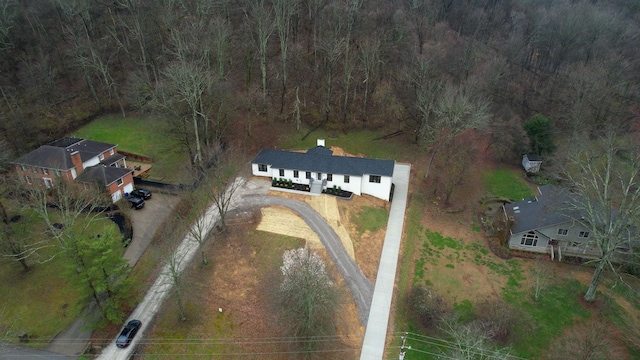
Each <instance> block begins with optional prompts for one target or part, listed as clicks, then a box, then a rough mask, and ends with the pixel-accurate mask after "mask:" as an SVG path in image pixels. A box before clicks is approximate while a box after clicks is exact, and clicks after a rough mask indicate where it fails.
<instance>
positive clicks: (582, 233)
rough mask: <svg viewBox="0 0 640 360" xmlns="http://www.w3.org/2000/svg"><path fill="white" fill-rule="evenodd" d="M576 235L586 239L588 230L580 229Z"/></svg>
mask: <svg viewBox="0 0 640 360" xmlns="http://www.w3.org/2000/svg"><path fill="white" fill-rule="evenodd" d="M578 237H581V238H585V239H586V238H588V237H589V232H588V231H580V234H578Z"/></svg>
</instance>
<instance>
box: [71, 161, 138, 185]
mask: <svg viewBox="0 0 640 360" xmlns="http://www.w3.org/2000/svg"><path fill="white" fill-rule="evenodd" d="M130 173H133V170H132V169H127V168H115V167H110V166H106V165H104V164H98V165H94V166H91V167H89V168H86V169H84V171H83V172H82V174H80V176H78V178H77V179H76V180H77V181H80V182H84V183H94V182H97V183H100V184H102V185H105V186H109V185H110V184H112V183H114V182H116V181H118V179H122V178H123V177H124V176H125V175H127V174H130Z"/></svg>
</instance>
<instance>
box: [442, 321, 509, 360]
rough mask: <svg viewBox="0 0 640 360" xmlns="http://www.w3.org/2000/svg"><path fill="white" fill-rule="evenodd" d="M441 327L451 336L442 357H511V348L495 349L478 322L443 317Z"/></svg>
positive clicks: (464, 359)
mask: <svg viewBox="0 0 640 360" xmlns="http://www.w3.org/2000/svg"><path fill="white" fill-rule="evenodd" d="M440 328H441V330H442V331H444V332H445V333H446V334H447V335H449V337H450V338H451V342H450V343H449V346H448V347H447V350H445V351H443V353H442V355H440V356H439V358H440V359H460V360H474V359H478V360H480V359H504V360H507V359H510V358H511V356H510V355H509V349H508V348H504V349H500V350H495V349H493V348H492V346H491V344H490V343H489V341H488V340H489V337H488V336H487V335H486V334H485V332H484V330H483V328H482V326H481V324H480V323H478V322H471V323H468V324H463V323H461V322H460V320H459V319H458V318H457V317H455V316H454V317H451V318H446V319H443V320H442V321H441V322H440Z"/></svg>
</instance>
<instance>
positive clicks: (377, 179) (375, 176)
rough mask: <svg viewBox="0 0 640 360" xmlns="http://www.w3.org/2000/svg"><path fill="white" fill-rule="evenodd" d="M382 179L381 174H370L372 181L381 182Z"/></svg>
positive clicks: (370, 180)
mask: <svg viewBox="0 0 640 360" xmlns="http://www.w3.org/2000/svg"><path fill="white" fill-rule="evenodd" d="M380 180H382V177H381V176H380V175H369V182H370V183H376V184H380Z"/></svg>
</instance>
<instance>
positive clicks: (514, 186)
mask: <svg viewBox="0 0 640 360" xmlns="http://www.w3.org/2000/svg"><path fill="white" fill-rule="evenodd" d="M518 174H519V173H518V172H517V171H512V170H492V171H486V172H485V173H484V186H485V188H486V190H487V192H489V193H490V194H491V195H493V196H497V197H506V198H508V199H511V200H515V201H519V200H522V199H526V198H530V197H533V196H534V192H533V190H532V188H531V186H529V185H528V184H527V183H525V182H524V181H523V180H522V177H521V176H518Z"/></svg>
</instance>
